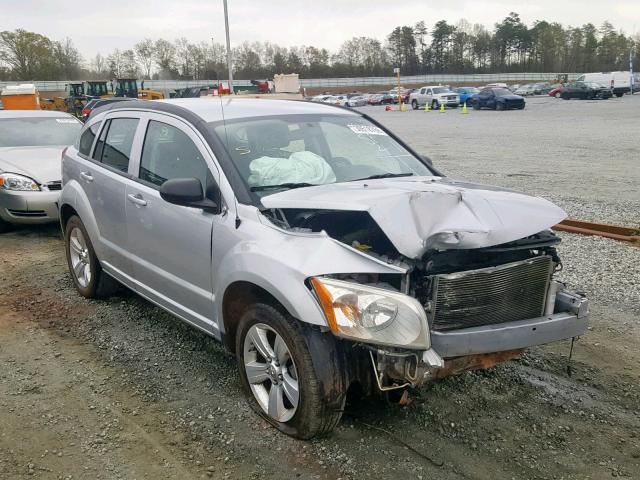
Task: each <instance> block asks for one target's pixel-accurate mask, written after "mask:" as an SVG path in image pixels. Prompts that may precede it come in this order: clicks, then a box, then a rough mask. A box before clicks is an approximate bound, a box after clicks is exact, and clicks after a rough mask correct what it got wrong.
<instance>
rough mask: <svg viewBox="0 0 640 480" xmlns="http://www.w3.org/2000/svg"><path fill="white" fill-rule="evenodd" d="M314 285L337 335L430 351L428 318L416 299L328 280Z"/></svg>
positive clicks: (313, 280)
mask: <svg viewBox="0 0 640 480" xmlns="http://www.w3.org/2000/svg"><path fill="white" fill-rule="evenodd" d="M311 285H312V287H313V290H314V292H315V293H316V296H317V298H318V301H319V302H320V305H321V307H322V310H323V311H324V314H325V316H326V317H327V322H328V324H329V328H330V329H331V331H332V332H333V333H334V334H335V335H337V336H339V337H344V338H349V339H352V340H359V341H362V342H365V343H373V344H379V345H386V346H394V347H404V348H411V349H419V350H426V349H427V348H429V344H430V341H429V328H428V324H427V318H426V314H425V312H424V309H423V308H422V305H420V302H418V301H417V300H416V299H415V298H412V297H409V296H408V295H404V294H401V293H398V292H393V291H390V290H385V289H382V288H377V287H370V286H368V285H361V284H358V283H352V282H345V281H342V280H335V279H333V278H326V277H313V278H311Z"/></svg>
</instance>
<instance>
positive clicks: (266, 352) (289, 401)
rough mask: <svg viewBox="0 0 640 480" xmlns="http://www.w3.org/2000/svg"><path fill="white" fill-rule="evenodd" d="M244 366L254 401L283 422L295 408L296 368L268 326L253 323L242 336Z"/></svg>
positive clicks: (297, 399)
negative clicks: (243, 336) (244, 335)
mask: <svg viewBox="0 0 640 480" xmlns="http://www.w3.org/2000/svg"><path fill="white" fill-rule="evenodd" d="M243 358H244V369H245V372H246V374H247V380H248V381H249V385H250V386H251V391H252V392H253V396H254V397H255V399H256V400H257V401H258V404H259V405H260V407H261V408H262V410H264V412H265V413H266V414H267V415H269V416H270V417H271V418H273V419H274V420H277V421H278V422H287V421H289V420H291V418H293V416H294V415H295V413H296V410H297V408H298V401H299V397H300V393H299V392H300V391H299V388H298V371H297V370H296V365H295V363H294V362H293V358H291V352H289V347H287V344H286V343H285V342H284V340H283V338H282V337H281V336H280V335H278V333H277V332H276V331H275V330H273V329H272V328H271V327H269V326H268V325H265V324H264V323H258V324H256V325H253V326H252V327H251V328H250V329H249V331H248V332H247V336H246V337H245V339H244V357H243Z"/></svg>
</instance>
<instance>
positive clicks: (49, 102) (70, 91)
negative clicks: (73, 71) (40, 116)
mask: <svg viewBox="0 0 640 480" xmlns="http://www.w3.org/2000/svg"><path fill="white" fill-rule="evenodd" d="M65 94H66V96H64V97H53V98H44V97H40V108H41V109H42V110H57V111H59V112H66V113H70V114H72V115H75V116H76V117H79V116H80V115H82V109H83V108H84V105H85V104H86V103H87V96H86V95H85V93H84V83H83V82H69V83H67V84H66V85H65Z"/></svg>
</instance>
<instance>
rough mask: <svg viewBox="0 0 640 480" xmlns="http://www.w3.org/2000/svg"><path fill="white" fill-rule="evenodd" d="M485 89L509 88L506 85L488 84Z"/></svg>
mask: <svg viewBox="0 0 640 480" xmlns="http://www.w3.org/2000/svg"><path fill="white" fill-rule="evenodd" d="M484 88H508V86H507V84H506V83H500V82H498V83H488V84H487V85H485V86H484Z"/></svg>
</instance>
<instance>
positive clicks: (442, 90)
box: [433, 87, 451, 93]
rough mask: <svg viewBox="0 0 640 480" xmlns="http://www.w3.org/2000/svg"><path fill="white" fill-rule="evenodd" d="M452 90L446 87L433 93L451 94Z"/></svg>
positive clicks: (439, 88) (434, 90) (436, 89)
mask: <svg viewBox="0 0 640 480" xmlns="http://www.w3.org/2000/svg"><path fill="white" fill-rule="evenodd" d="M450 91H451V90H449V89H448V88H445V87H438V88H434V89H433V93H449V92H450Z"/></svg>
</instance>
